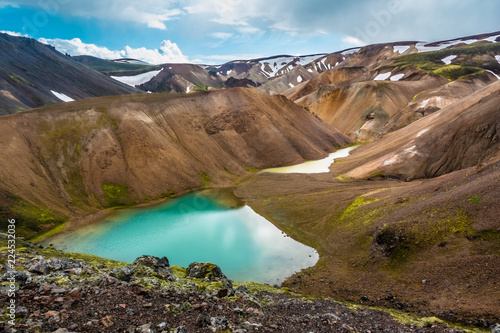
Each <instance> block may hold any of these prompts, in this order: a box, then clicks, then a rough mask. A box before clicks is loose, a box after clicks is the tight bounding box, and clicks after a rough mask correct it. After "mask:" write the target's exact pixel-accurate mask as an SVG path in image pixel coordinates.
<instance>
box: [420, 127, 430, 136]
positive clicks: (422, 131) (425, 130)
mask: <svg viewBox="0 0 500 333" xmlns="http://www.w3.org/2000/svg"><path fill="white" fill-rule="evenodd" d="M427 131H429V129H428V128H426V129H423V130H421V131H420V132H418V134H417V138H418V137H419V136H421V135H422V134H424V133H426V132H427Z"/></svg>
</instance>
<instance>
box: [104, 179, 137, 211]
mask: <svg viewBox="0 0 500 333" xmlns="http://www.w3.org/2000/svg"><path fill="white" fill-rule="evenodd" d="M102 191H103V192H104V199H105V200H106V202H107V207H116V206H131V205H134V204H135V202H134V201H133V200H132V199H130V194H129V188H128V185H126V184H113V183H104V184H102Z"/></svg>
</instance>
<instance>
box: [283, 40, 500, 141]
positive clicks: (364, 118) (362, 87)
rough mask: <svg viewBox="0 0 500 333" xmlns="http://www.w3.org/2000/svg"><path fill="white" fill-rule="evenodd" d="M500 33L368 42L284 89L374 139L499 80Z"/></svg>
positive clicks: (330, 118)
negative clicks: (423, 40)
mask: <svg viewBox="0 0 500 333" xmlns="http://www.w3.org/2000/svg"><path fill="white" fill-rule="evenodd" d="M499 36H500V33H498V32H496V33H490V34H484V35H479V36H471V37H466V38H461V39H457V40H454V41H444V42H436V43H431V44H426V43H417V42H399V43H389V44H377V45H369V46H366V47H363V48H361V49H359V50H357V51H356V50H353V51H355V52H353V53H349V54H346V55H345V56H343V58H344V59H343V60H342V62H340V63H338V64H336V66H335V67H334V68H333V69H331V70H328V71H326V72H324V73H321V74H319V75H318V76H317V77H315V78H313V79H312V80H310V81H308V82H305V83H303V84H301V85H300V86H298V87H294V88H292V89H289V90H287V91H284V92H283V94H285V95H286V96H287V97H289V98H290V99H292V100H294V101H295V102H297V103H298V104H300V105H302V106H305V107H307V108H309V109H310V110H311V111H312V112H314V113H315V114H317V115H318V116H320V117H321V118H322V119H324V120H325V121H327V122H328V123H329V124H331V125H333V126H335V127H336V128H338V129H339V130H341V131H342V132H343V133H344V134H349V135H350V136H351V137H354V138H356V139H358V140H362V141H371V140H373V139H375V138H377V137H378V136H380V135H381V134H383V133H385V132H390V131H393V130H395V129H398V128H401V127H403V126H406V125H407V124H409V123H411V122H412V121H415V120H417V119H419V118H421V117H422V116H425V115H428V114H430V113H432V112H435V111H436V110H439V109H440V108H443V107H445V106H446V105H449V104H451V103H453V102H455V101H457V100H459V99H460V98H463V97H465V96H467V95H468V94H470V93H472V92H475V91H477V90H479V89H481V88H483V87H485V86H486V85H488V84H491V83H492V82H496V81H497V80H498V78H499V77H500V76H499V74H500V63H499V62H498V60H497V57H498V53H500V43H498V42H496V40H497V39H498V37H499ZM450 81H451V83H450ZM369 87H371V88H370V89H368V88H369ZM402 87H406V88H402ZM401 88H402V89H401ZM367 89H368V93H367ZM365 97H366V98H365Z"/></svg>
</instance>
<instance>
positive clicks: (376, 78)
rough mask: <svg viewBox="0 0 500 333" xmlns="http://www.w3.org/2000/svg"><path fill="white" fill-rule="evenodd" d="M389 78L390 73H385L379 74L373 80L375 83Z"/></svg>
mask: <svg viewBox="0 0 500 333" xmlns="http://www.w3.org/2000/svg"><path fill="white" fill-rule="evenodd" d="M389 76H391V72H387V73H382V74H379V75H377V76H376V77H375V78H374V80H375V81H383V80H387V79H388V78H389Z"/></svg>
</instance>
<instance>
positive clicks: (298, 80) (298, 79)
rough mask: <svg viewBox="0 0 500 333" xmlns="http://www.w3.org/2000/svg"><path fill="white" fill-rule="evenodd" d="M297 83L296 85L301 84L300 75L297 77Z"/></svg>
mask: <svg viewBox="0 0 500 333" xmlns="http://www.w3.org/2000/svg"><path fill="white" fill-rule="evenodd" d="M297 82H298V83H300V82H302V76H300V75H299V76H297Z"/></svg>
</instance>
